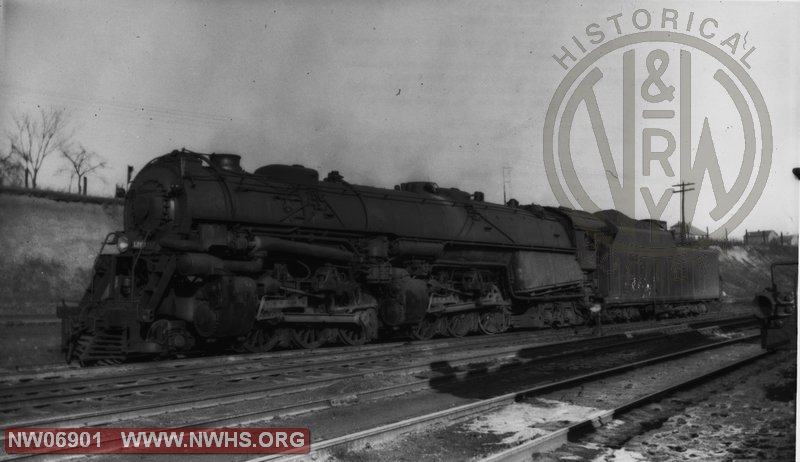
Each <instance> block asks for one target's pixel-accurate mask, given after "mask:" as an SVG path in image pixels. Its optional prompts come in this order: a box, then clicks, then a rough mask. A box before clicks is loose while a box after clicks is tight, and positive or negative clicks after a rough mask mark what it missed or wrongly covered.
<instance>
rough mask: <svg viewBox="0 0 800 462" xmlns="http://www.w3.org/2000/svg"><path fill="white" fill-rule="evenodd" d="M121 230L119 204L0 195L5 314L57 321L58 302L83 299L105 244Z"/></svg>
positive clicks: (0, 290) (0, 287)
mask: <svg viewBox="0 0 800 462" xmlns="http://www.w3.org/2000/svg"><path fill="white" fill-rule="evenodd" d="M98 202H99V201H98ZM119 229H122V205H120V204H119V203H112V201H108V202H106V203H102V202H101V203H85V202H75V201H68V200H53V199H52V198H46V197H33V196H27V195H19V194H9V193H7V192H0V255H2V257H0V315H3V316H7V315H43V316H55V304H56V302H57V301H58V300H61V299H66V300H76V299H78V298H80V296H81V294H82V293H83V291H84V289H85V288H86V286H87V284H88V283H89V278H90V275H91V270H92V265H93V263H94V258H95V256H96V255H97V252H98V251H99V250H100V245H101V243H102V241H103V239H104V238H105V236H106V235H107V234H108V233H109V232H112V231H115V230H119Z"/></svg>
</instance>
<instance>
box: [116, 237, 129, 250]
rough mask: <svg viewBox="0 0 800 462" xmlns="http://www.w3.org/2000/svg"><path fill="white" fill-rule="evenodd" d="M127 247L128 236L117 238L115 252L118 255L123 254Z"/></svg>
mask: <svg viewBox="0 0 800 462" xmlns="http://www.w3.org/2000/svg"><path fill="white" fill-rule="evenodd" d="M129 247H130V242H129V241H128V236H125V235H124V234H123V235H121V236H119V237H118V238H117V250H119V253H125V251H127V250H128V248H129Z"/></svg>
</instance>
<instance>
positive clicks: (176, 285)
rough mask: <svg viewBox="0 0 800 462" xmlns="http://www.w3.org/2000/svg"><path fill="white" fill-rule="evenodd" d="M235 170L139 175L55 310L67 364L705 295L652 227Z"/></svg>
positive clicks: (636, 306)
mask: <svg viewBox="0 0 800 462" xmlns="http://www.w3.org/2000/svg"><path fill="white" fill-rule="evenodd" d="M239 159H240V157H239V156H237V155H232V154H210V155H204V154H197V153H193V152H190V151H186V150H183V151H173V152H172V153H170V154H167V155H164V156H161V157H158V158H156V159H154V160H152V161H151V162H150V163H149V164H147V165H146V166H145V167H144V168H143V169H142V170H141V171H140V172H139V174H138V175H137V176H136V177H135V178H134V180H133V181H132V183H131V185H130V188H129V191H128V194H127V196H126V199H125V210H124V220H125V224H124V230H123V231H120V232H117V233H114V234H112V235H109V237H108V238H107V239H106V242H105V244H104V246H103V250H102V251H101V252H100V255H98V257H97V260H96V263H95V267H94V273H93V278H92V281H91V283H90V285H89V287H88V289H87V290H86V293H85V295H84V297H83V299H82V300H81V302H80V303H79V304H78V305H77V306H66V305H63V306H62V307H60V308H59V316H60V317H61V318H62V334H63V338H62V346H63V348H64V349H65V351H66V352H67V358H68V360H77V361H79V362H81V363H82V364H88V363H93V362H98V361H105V360H120V359H124V358H126V357H128V356H135V355H140V354H154V353H158V354H166V353H171V352H180V351H186V350H192V349H197V348H221V347H236V348H241V349H244V350H247V351H256V352H261V351H267V350H269V349H271V348H273V347H275V346H276V345H279V344H281V345H284V346H288V345H294V346H297V347H301V348H315V347H318V346H320V345H322V344H323V343H326V342H333V341H338V342H341V343H344V344H347V345H357V344H362V343H365V342H368V341H370V340H373V339H376V338H378V337H379V336H382V335H396V334H397V333H398V332H400V333H405V334H407V335H409V336H411V337H413V338H416V339H426V338H431V337H433V336H434V335H437V334H438V335H447V336H454V337H459V336H463V335H466V334H468V333H471V332H480V333H483V334H495V333H499V332H503V331H505V330H507V329H508V328H509V327H512V326H533V327H548V326H565V325H579V324H582V323H585V322H586V319H587V318H588V316H587V306H588V301H589V299H590V297H593V296H601V297H603V298H604V305H605V310H604V316H605V317H606V318H609V319H610V320H611V319H615V320H633V319H639V318H642V317H648V316H655V315H658V314H659V313H662V312H675V311H684V312H685V311H687V310H689V311H699V310H702V309H703V307H704V304H705V303H707V302H709V301H713V300H715V299H717V298H718V297H719V289H720V287H719V270H718V266H717V257H716V254H715V253H714V252H711V251H704V250H694V249H689V248H684V247H678V246H676V245H675V243H674V241H673V238H672V235H671V234H670V233H669V232H667V231H666V230H665V229H664V223H663V222H658V221H651V220H640V221H637V220H633V219H630V218H628V217H626V216H624V215H622V214H620V213H619V212H615V211H604V212H598V213H595V214H590V213H586V212H580V211H575V210H570V209H565V208H551V207H541V206H538V205H527V206H520V205H518V204H516V203H515V202H514V201H512V203H510V204H509V205H499V204H492V203H488V202H485V201H484V200H483V194H482V193H480V192H475V193H473V194H469V193H467V192H464V191H461V190H458V189H454V188H442V187H439V186H437V185H436V184H435V183H431V182H409V183H403V184H400V185H399V186H396V187H395V188H394V189H393V190H392V189H381V188H374V187H367V186H359V185H353V184H350V183H348V182H346V181H344V179H343V177H342V176H341V175H340V174H339V173H338V172H331V173H330V174H328V176H327V177H326V178H324V179H323V180H320V179H319V176H318V173H317V172H316V171H315V170H312V169H309V168H304V167H302V166H297V165H268V166H265V167H261V168H259V169H257V170H256V171H255V172H254V173H248V172H245V171H244V170H242V169H241V167H240V166H239Z"/></svg>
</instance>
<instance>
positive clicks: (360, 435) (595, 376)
mask: <svg viewBox="0 0 800 462" xmlns="http://www.w3.org/2000/svg"><path fill="white" fill-rule="evenodd" d="M757 338H759V335H758V334H753V335H749V336H745V337H741V338H736V339H730V340H724V341H720V342H715V343H712V344H709V345H703V346H700V347H694V348H690V349H686V350H682V351H679V352H675V353H669V354H666V355H661V356H657V357H654V358H649V359H645V360H641V361H636V362H633V363H629V364H624V365H621V366H616V367H612V368H608V369H604V370H601V371H596V372H592V373H589V374H584V375H580V376H577V377H572V378H569V379H565V380H560V381H557V382H551V383H546V384H543V385H538V386H535V387H532V388H528V389H525V390H521V391H518V392H512V393H507V394H504V395H501V396H497V397H494V398H490V399H485V400H481V401H477V402H474V403H469V404H465V405H462V406H457V407H454V408H451V409H446V410H443V411H438V412H434V413H431V414H427V415H423V416H419V417H414V418H411V419H406V420H403V421H400V422H395V423H392V424H388V425H383V426H380V427H376V428H371V429H368V430H364V431H361V432H357V433H354V434H350V435H343V436H340V437H336V438H332V439H329V440H324V441H317V442H313V443H311V452H310V453H309V454H303V455H297V456H292V457H289V458H287V459H281V460H289V461H306V460H316V459H318V458H319V457H320V456H321V455H322V454H328V453H329V452H330V451H331V450H334V449H342V448H344V449H358V448H360V447H363V446H365V445H367V444H374V443H378V442H381V441H385V440H387V439H391V438H396V437H399V436H401V435H404V434H407V433H411V432H414V431H419V430H422V429H424V428H428V427H430V426H432V425H435V424H441V423H452V422H456V421H460V420H462V419H466V418H468V417H472V416H475V415H478V414H480V413H484V412H488V411H490V410H493V409H496V408H498V407H501V406H504V405H507V404H511V403H514V402H517V401H520V400H523V399H525V398H527V397H529V396H532V395H536V394H542V393H546V392H549V391H553V390H556V389H560V388H569V387H574V386H576V385H580V384H583V383H587V382H591V381H595V380H599V379H601V378H604V377H608V376H612V375H616V374H620V373H623V372H627V371H630V370H633V369H638V368H641V367H644V366H649V365H653V364H657V363H660V362H664V361H668V360H672V359H677V358H680V357H683V356H688V355H692V354H695V353H699V352H702V351H706V350H710V349H714V348H720V347H723V346H727V345H731V344H734V343H741V342H745V341H750V340H753V339H757ZM759 357H761V355H757V356H756V357H753V358H750V360H753V359H757V358H759ZM605 415H606V412H605V411H604V412H602V413H597V415H593V416H592V418H591V419H589V420H590V421H592V420H594V421H597V419H600V418H601V417H604V416H605ZM284 457H285V456H284ZM277 458H278V456H274V455H270V456H265V457H257V458H253V459H249V460H248V462H264V461H271V460H275V459H277ZM499 460H504V459H499ZM520 460H522V459H520ZM525 460H529V459H525Z"/></svg>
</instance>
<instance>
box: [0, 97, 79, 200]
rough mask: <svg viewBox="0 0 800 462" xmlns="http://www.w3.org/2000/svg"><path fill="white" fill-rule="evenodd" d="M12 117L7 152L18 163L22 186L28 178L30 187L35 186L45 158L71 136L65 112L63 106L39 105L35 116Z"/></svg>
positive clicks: (64, 143) (26, 182)
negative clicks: (45, 106)
mask: <svg viewBox="0 0 800 462" xmlns="http://www.w3.org/2000/svg"><path fill="white" fill-rule="evenodd" d="M13 120H14V126H13V127H12V130H11V131H10V132H9V133H8V139H9V140H10V141H11V155H13V156H16V157H17V159H19V161H20V163H21V164H22V168H23V172H24V174H25V186H26V187H28V178H30V186H32V187H34V188H35V187H36V181H37V179H38V178H39V170H41V168H42V165H44V161H45V159H47V157H49V156H50V154H52V153H53V152H55V151H57V150H59V149H61V147H62V146H64V145H66V143H67V142H68V141H69V139H70V138H72V132H71V131H70V129H69V128H68V125H69V124H68V116H67V112H66V110H65V109H45V108H40V110H39V114H38V115H37V116H31V115H29V114H22V115H18V116H15V117H14V118H13Z"/></svg>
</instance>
